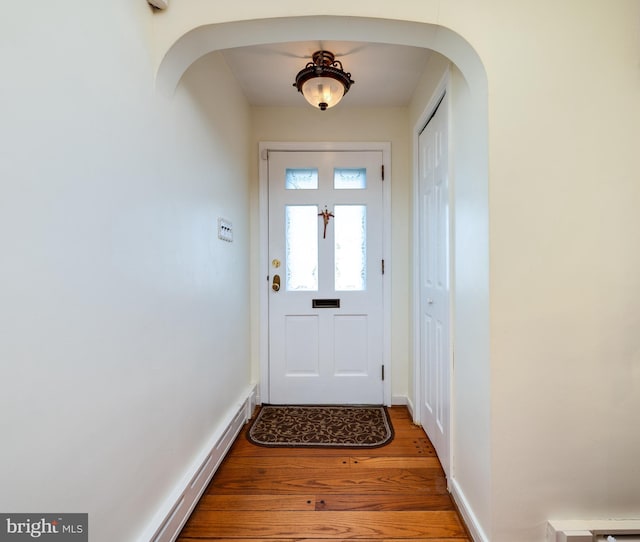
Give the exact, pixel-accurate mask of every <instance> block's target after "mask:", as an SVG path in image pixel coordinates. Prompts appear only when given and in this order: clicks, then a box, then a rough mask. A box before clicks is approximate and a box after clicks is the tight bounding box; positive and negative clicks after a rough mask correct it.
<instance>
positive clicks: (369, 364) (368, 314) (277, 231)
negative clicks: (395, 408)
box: [268, 151, 383, 404]
mask: <svg viewBox="0 0 640 542" xmlns="http://www.w3.org/2000/svg"><path fill="white" fill-rule="evenodd" d="M268 160H269V164H268V172H269V262H270V278H271V283H270V284H271V286H270V292H269V398H270V402H271V403H274V404H277V403H280V404H331V403H333V404H338V403H340V404H381V403H382V402H383V385H382V375H381V373H382V361H383V345H382V341H383V288H382V287H383V282H382V271H381V262H382V239H383V235H382V233H383V213H382V195H383V191H382V180H381V165H382V153H381V152H380V151H376V152H372V151H361V152H327V151H323V152H287V151H270V152H269V155H268ZM325 211H326V213H329V214H330V216H327V220H326V221H325V217H324V216H323V215H322V213H323V212H325ZM325 222H326V227H325ZM275 275H278V279H279V282H280V288H279V289H274V288H273V287H272V285H273V283H274V280H273V279H274V277H275Z"/></svg>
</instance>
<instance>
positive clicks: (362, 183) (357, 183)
mask: <svg viewBox="0 0 640 542" xmlns="http://www.w3.org/2000/svg"><path fill="white" fill-rule="evenodd" d="M333 187H334V188H336V189H337V190H343V189H349V190H364V189H365V188H367V168H364V167H363V168H335V169H334V170H333Z"/></svg>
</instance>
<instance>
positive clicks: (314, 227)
mask: <svg viewBox="0 0 640 542" xmlns="http://www.w3.org/2000/svg"><path fill="white" fill-rule="evenodd" d="M285 237H286V261H287V265H286V287H287V290H288V291H294V290H297V291H314V290H317V289H318V206H317V205H287V206H286V209H285Z"/></svg>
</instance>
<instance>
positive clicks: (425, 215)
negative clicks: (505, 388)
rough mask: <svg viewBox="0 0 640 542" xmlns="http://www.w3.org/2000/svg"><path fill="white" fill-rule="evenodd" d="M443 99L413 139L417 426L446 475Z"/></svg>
mask: <svg viewBox="0 0 640 542" xmlns="http://www.w3.org/2000/svg"><path fill="white" fill-rule="evenodd" d="M447 126H448V120H447V97H446V95H445V97H444V98H443V100H442V101H441V102H440V105H439V107H438V108H437V110H436V112H435V114H434V115H433V117H432V118H431V120H430V121H429V122H428V124H427V126H426V127H425V129H424V130H423V132H422V133H421V134H420V136H419V138H418V148H419V153H420V157H419V166H418V174H419V189H418V193H419V198H420V211H419V212H420V217H419V222H420V328H421V337H420V342H421V352H420V358H421V359H420V372H421V392H420V395H421V403H420V421H421V423H422V426H423V427H424V429H425V431H426V432H427V435H428V436H429V438H430V440H431V442H432V443H433V445H434V447H435V449H436V452H437V454H438V458H439V459H440V462H441V463H442V467H443V468H444V471H445V473H446V474H447V475H449V454H450V429H449V418H450V391H449V386H450V384H449V383H450V359H451V357H450V347H449V344H450V340H449V335H450V332H449V330H450V323H449V295H450V284H449V182H448V143H447V139H448V136H447V134H448V130H447Z"/></svg>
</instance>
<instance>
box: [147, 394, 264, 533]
mask: <svg viewBox="0 0 640 542" xmlns="http://www.w3.org/2000/svg"><path fill="white" fill-rule="evenodd" d="M255 405H256V387H255V386H253V387H252V388H251V389H249V390H248V391H247V392H246V393H244V394H243V396H242V398H241V400H240V402H239V403H237V404H236V405H235V407H233V408H232V409H230V412H229V414H228V415H227V417H226V418H225V419H224V420H223V421H222V423H221V424H220V426H219V427H218V429H217V430H216V431H215V433H214V435H213V437H212V438H211V440H210V442H209V444H208V445H207V446H205V448H204V449H203V451H202V453H201V454H200V455H199V456H198V458H197V459H196V461H195V462H194V463H193V464H192V465H191V466H190V467H189V469H188V470H187V474H186V475H185V476H184V477H183V479H182V481H181V482H180V483H179V484H178V485H177V486H176V487H175V489H174V491H173V492H172V493H171V494H170V495H169V497H168V498H167V499H166V500H165V503H164V505H163V506H161V507H160V510H159V511H158V513H157V514H156V515H155V517H154V518H153V520H152V521H151V523H150V525H149V527H148V528H147V529H146V531H145V532H144V533H143V535H142V536H141V537H140V538H139V542H174V540H175V539H176V538H177V537H178V535H179V534H180V530H181V529H182V527H183V526H184V524H185V523H186V521H187V519H189V516H190V515H191V512H193V509H194V508H195V506H196V504H197V503H198V501H199V500H200V497H201V496H202V493H203V492H204V490H205V489H206V487H207V485H208V484H209V482H210V481H211V478H212V477H213V475H214V474H215V472H216V470H217V469H218V467H219V466H220V463H221V462H222V460H223V459H224V457H225V456H226V455H227V452H228V451H229V448H230V447H231V445H232V444H233V442H234V440H235V439H236V437H237V436H238V433H240V430H241V429H242V426H243V425H244V424H245V422H246V421H247V420H248V419H249V418H250V417H251V415H252V413H253V409H254V408H255Z"/></svg>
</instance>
